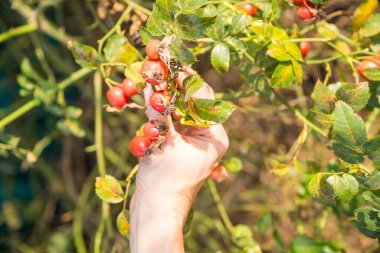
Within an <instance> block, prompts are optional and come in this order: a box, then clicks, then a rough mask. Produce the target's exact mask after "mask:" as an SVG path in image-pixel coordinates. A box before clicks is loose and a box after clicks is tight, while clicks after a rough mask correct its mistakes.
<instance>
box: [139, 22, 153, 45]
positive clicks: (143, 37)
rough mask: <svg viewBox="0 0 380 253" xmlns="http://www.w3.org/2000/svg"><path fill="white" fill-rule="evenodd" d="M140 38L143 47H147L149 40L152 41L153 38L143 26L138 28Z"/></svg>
mask: <svg viewBox="0 0 380 253" xmlns="http://www.w3.org/2000/svg"><path fill="white" fill-rule="evenodd" d="M139 32H140V36H141V40H142V42H143V43H144V45H148V44H149V42H150V41H151V40H154V39H155V38H154V36H153V35H152V34H151V33H150V32H149V31H148V30H147V29H146V28H145V27H143V26H141V27H140V30H139Z"/></svg>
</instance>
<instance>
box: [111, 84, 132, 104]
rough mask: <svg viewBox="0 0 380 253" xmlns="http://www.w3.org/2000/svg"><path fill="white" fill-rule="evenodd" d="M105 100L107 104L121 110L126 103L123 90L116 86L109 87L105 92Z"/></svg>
mask: <svg viewBox="0 0 380 253" xmlns="http://www.w3.org/2000/svg"><path fill="white" fill-rule="evenodd" d="M107 99H108V102H109V103H110V104H111V105H112V106H113V107H116V108H123V107H124V106H125V105H126V104H127V103H128V100H127V98H126V97H125V95H124V92H123V90H122V89H121V88H120V87H116V86H114V87H111V88H110V89H109V90H108V91H107Z"/></svg>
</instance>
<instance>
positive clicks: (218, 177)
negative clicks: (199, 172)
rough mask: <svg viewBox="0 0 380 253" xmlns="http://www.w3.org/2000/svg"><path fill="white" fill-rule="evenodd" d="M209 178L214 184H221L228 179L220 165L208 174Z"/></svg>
mask: <svg viewBox="0 0 380 253" xmlns="http://www.w3.org/2000/svg"><path fill="white" fill-rule="evenodd" d="M210 177H211V179H212V180H214V181H216V182H221V181H223V180H225V179H226V178H228V172H227V170H226V168H224V167H223V166H222V165H217V166H216V167H215V168H214V169H213V170H212V171H211V174H210Z"/></svg>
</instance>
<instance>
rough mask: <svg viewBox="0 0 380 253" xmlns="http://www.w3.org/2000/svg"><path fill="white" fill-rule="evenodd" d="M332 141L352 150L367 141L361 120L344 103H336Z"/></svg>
mask: <svg viewBox="0 0 380 253" xmlns="http://www.w3.org/2000/svg"><path fill="white" fill-rule="evenodd" d="M334 118H335V122H334V126H333V131H334V139H335V140H336V141H337V142H340V143H342V144H344V145H346V146H349V147H352V148H353V149H355V148H357V147H360V146H361V145H362V144H363V143H364V142H366V141H367V136H366V129H365V125H364V122H363V120H362V119H361V118H360V117H359V116H358V115H357V114H355V113H354V111H353V110H352V108H351V107H350V106H348V105H347V104H346V103H344V102H342V101H339V102H337V103H336V107H335V111H334Z"/></svg>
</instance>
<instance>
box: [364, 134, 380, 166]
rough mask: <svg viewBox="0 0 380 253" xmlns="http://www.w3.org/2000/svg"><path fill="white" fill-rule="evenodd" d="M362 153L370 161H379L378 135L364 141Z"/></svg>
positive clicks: (379, 144) (379, 138) (379, 140)
mask: <svg viewBox="0 0 380 253" xmlns="http://www.w3.org/2000/svg"><path fill="white" fill-rule="evenodd" d="M363 153H364V154H365V155H367V156H368V158H369V159H371V160H372V161H374V162H376V163H380V136H376V137H375V138H374V139H372V140H369V141H367V142H366V143H364V144H363Z"/></svg>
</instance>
